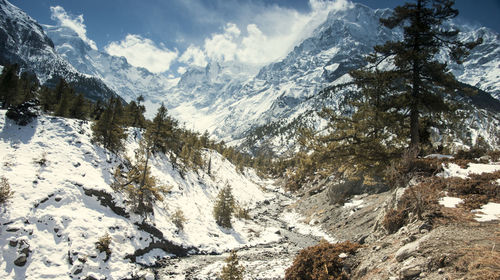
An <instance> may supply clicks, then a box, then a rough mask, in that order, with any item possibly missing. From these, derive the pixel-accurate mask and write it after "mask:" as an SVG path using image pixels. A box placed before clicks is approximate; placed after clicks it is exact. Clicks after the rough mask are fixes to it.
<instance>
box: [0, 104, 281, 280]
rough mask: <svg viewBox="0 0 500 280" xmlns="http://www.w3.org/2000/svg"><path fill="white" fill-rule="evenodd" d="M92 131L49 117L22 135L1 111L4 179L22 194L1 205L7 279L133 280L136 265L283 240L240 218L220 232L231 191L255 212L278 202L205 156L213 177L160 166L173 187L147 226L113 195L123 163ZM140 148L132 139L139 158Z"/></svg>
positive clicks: (0, 272)
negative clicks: (180, 223) (220, 211)
mask: <svg viewBox="0 0 500 280" xmlns="http://www.w3.org/2000/svg"><path fill="white" fill-rule="evenodd" d="M89 127H90V124H89V123H87V122H84V121H78V120H70V119H63V118H56V117H50V116H40V117H39V118H38V119H36V120H34V121H33V122H32V123H30V124H29V125H28V126H25V127H19V126H17V125H15V124H13V122H12V121H11V120H9V119H6V118H5V111H0V154H1V155H2V156H1V158H0V176H4V177H5V178H7V179H8V181H9V183H10V186H11V188H12V190H13V191H14V196H13V197H12V199H11V200H10V201H9V202H8V203H7V204H6V205H4V206H1V207H2V208H1V209H2V211H1V214H0V224H1V228H0V248H1V250H0V259H2V262H0V278H1V279H25V278H27V279H40V278H50V279H68V278H78V277H83V278H84V277H86V276H93V277H95V278H97V279H102V278H103V277H107V278H108V279H122V278H125V277H128V278H130V277H131V276H132V275H133V274H134V272H137V271H138V269H139V268H138V265H137V264H136V263H145V264H151V263H154V262H155V261H156V260H157V258H162V257H165V256H168V254H169V253H176V254H181V255H182V254H186V253H189V252H190V253H197V252H199V253H201V252H222V251H224V250H227V249H231V248H238V247H242V246H248V245H255V244H262V243H268V242H272V241H276V240H278V239H280V237H279V236H278V235H277V234H275V233H274V232H276V231H277V229H276V228H273V227H267V228H266V227H263V226H262V225H258V224H256V223H255V222H253V221H246V220H245V221H243V220H234V221H233V223H234V230H226V229H223V228H221V227H219V226H217V225H216V223H215V220H214V218H213V216H212V209H213V203H214V199H215V197H216V195H217V193H218V191H219V190H220V189H221V188H222V187H223V186H225V185H226V184H230V185H231V186H232V188H233V194H234V196H235V198H236V200H237V201H238V202H239V203H241V204H242V205H246V206H247V207H250V208H251V207H253V206H254V205H255V204H256V203H257V202H259V201H263V200H265V199H269V197H270V194H266V193H265V192H264V191H263V189H262V187H261V186H265V185H266V183H269V182H264V181H262V180H261V179H259V178H258V177H257V176H256V175H255V174H254V173H253V172H252V171H251V170H247V171H246V172H245V174H244V175H242V174H240V173H238V172H237V171H236V168H235V166H233V165H232V164H231V163H229V162H228V161H226V160H225V159H224V158H222V157H221V156H220V155H219V154H217V153H215V152H210V151H206V152H205V153H204V156H205V157H207V158H208V157H210V158H211V166H212V168H211V175H209V174H207V173H206V172H205V171H203V170H197V171H189V172H187V173H186V174H185V175H184V176H181V175H180V174H179V171H178V170H176V169H174V168H173V167H172V165H171V164H170V162H169V160H168V159H167V158H166V157H165V156H157V157H155V158H154V159H153V162H152V163H153V167H152V173H153V175H154V176H156V178H157V179H158V180H159V181H160V183H161V184H165V185H169V186H172V189H171V191H170V192H169V193H168V194H165V195H164V196H165V200H164V201H163V202H158V203H156V204H155V206H154V216H150V217H149V218H148V219H147V220H146V221H143V220H142V218H140V217H139V216H137V215H135V214H133V213H130V211H128V206H127V205H126V203H125V199H126V197H124V196H123V195H121V194H119V193H115V192H113V190H112V189H111V188H110V186H109V185H110V183H111V181H112V172H113V168H114V167H115V166H117V165H118V164H120V162H121V160H120V157H116V156H114V155H111V154H109V153H107V152H106V151H105V150H103V149H102V148H101V147H99V146H96V145H94V144H92V143H91V141H90V133H91V131H90V128H89ZM137 145H138V144H137V140H135V139H134V137H133V136H131V137H129V139H128V140H127V143H126V146H127V153H128V154H129V155H130V156H132V154H133V150H134V148H136V147H137ZM42 159H43V160H42ZM177 209H180V210H182V211H183V212H184V215H185V217H186V219H187V221H186V222H185V225H184V230H183V231H178V230H177V228H176V227H175V226H174V224H173V223H172V221H171V217H172V215H173V213H174V212H175V211H176V210H177ZM256 231H258V232H260V235H258V236H257V235H255V234H253V233H252V232H256ZM106 233H109V235H110V236H111V250H112V253H111V256H110V259H109V260H108V261H105V258H106V256H105V253H99V251H98V250H97V249H96V247H95V242H97V240H98V238H99V237H102V236H103V235H104V234H106ZM24 248H28V249H27V250H24V251H23V249H24ZM162 248H163V249H162ZM28 251H29V253H28ZM23 253H28V258H27V259H26V263H25V264H24V265H22V266H18V265H16V264H14V263H15V262H16V260H17V261H19V257H21V256H22V255H23ZM131 260H134V261H135V262H136V263H134V262H131ZM21 261H22V260H21Z"/></svg>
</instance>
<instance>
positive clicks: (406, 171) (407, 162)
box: [384, 152, 445, 187]
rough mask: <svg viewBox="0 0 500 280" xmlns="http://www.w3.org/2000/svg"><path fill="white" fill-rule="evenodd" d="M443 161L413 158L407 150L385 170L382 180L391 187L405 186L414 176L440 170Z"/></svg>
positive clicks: (434, 172)
mask: <svg viewBox="0 0 500 280" xmlns="http://www.w3.org/2000/svg"><path fill="white" fill-rule="evenodd" d="M444 161H445V160H444V159H438V158H413V157H412V156H411V154H410V153H409V152H407V153H405V154H404V155H403V156H402V157H401V159H400V160H398V161H395V162H393V163H392V164H391V165H390V166H389V167H388V168H387V169H386V170H385V174H384V175H385V176H384V180H385V182H386V183H387V184H389V185H390V186H391V187H405V186H406V185H407V184H408V182H410V180H411V179H412V178H414V177H415V176H419V177H430V176H433V175H435V174H437V173H439V172H441V171H442V170H443V167H442V163H443V162H444Z"/></svg>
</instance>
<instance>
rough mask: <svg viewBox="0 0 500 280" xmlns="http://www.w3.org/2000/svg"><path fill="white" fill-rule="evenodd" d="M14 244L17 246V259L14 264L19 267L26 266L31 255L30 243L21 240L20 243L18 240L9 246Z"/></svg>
mask: <svg viewBox="0 0 500 280" xmlns="http://www.w3.org/2000/svg"><path fill="white" fill-rule="evenodd" d="M11 242H12V240H11ZM14 243H15V244H16V245H17V258H16V259H15V260H14V264H15V265H17V266H24V265H25V264H26V262H27V261H28V258H29V256H30V254H31V250H30V245H29V243H28V241H26V240H24V239H21V240H20V241H17V240H16V241H15V242H12V243H10V242H9V244H14ZM11 246H12V245H11ZM13 247H15V246H13Z"/></svg>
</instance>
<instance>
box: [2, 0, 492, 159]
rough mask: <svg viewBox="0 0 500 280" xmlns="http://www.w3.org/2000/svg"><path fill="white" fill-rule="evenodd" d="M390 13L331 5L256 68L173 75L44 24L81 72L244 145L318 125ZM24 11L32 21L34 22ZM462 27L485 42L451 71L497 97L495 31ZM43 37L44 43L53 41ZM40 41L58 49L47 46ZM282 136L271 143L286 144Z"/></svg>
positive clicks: (214, 67)
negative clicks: (334, 90) (279, 55)
mask: <svg viewBox="0 0 500 280" xmlns="http://www.w3.org/2000/svg"><path fill="white" fill-rule="evenodd" d="M0 1H2V2H1V3H3V5H2V6H7V7H10V8H9V9H10V10H13V9H14V8H13V7H12V5H10V4H9V5H7V2H5V0H0ZM16 9H17V8H16ZM3 10H5V8H3ZM16 11H17V13H18V14H22V15H24V17H27V16H26V15H25V14H24V13H22V12H21V11H18V10H16ZM390 13H391V10H389V9H379V10H373V9H371V8H369V7H367V6H364V5H361V4H354V5H352V6H350V7H349V8H346V9H344V10H334V11H332V12H330V14H329V15H328V17H327V19H326V20H325V22H323V23H322V24H321V25H319V26H318V27H317V28H316V29H315V30H314V31H313V32H312V33H311V34H310V36H308V37H306V39H304V40H303V41H302V42H300V43H299V44H298V45H297V46H296V47H295V48H294V49H293V50H292V51H291V52H290V53H289V54H288V55H287V56H286V57H285V58H283V59H282V60H281V61H278V62H275V63H271V64H269V65H267V66H264V67H262V68H260V69H259V68H256V67H250V66H248V65H244V64H238V63H235V62H220V61H209V63H208V64H207V66H206V67H191V68H188V69H187V71H186V72H185V73H184V74H183V75H182V76H181V77H180V78H179V79H175V80H172V79H170V78H168V77H166V76H164V75H162V74H153V73H150V72H149V71H147V70H146V69H143V68H138V67H134V66H131V65H130V64H128V63H127V61H126V59H125V58H121V57H115V56H111V55H109V54H106V53H104V52H100V51H98V50H95V49H93V48H91V47H90V46H89V45H87V43H85V42H84V41H82V40H81V39H80V38H79V37H78V36H77V35H76V34H75V33H74V32H73V31H72V30H69V29H67V28H64V27H54V26H45V32H46V33H47V34H48V35H49V37H50V38H51V39H52V41H53V42H54V44H55V50H56V51H57V53H58V55H56V56H57V59H56V60H54V61H59V63H60V64H65V63H66V62H65V61H64V59H66V60H67V61H69V63H71V65H72V66H73V68H74V69H76V70H78V71H79V72H81V73H85V74H86V75H88V76H89V77H90V76H92V77H97V78H98V79H100V80H103V81H104V82H105V83H106V84H107V85H108V86H109V87H110V88H111V89H113V90H115V91H116V92H117V93H119V94H120V95H121V96H122V97H123V98H124V99H125V100H132V99H135V97H137V96H139V95H140V94H142V95H144V96H145V97H146V105H147V107H148V109H149V110H148V111H149V113H150V114H151V112H154V111H155V107H157V106H158V104H159V103H160V102H165V104H166V106H167V107H168V108H169V110H170V113H171V114H172V115H173V116H174V117H175V118H177V119H179V120H180V121H181V122H183V123H185V124H186V126H187V127H188V128H193V129H195V130H197V131H200V132H203V131H205V130H207V131H208V132H209V133H211V134H212V135H213V136H215V137H216V138H218V139H222V140H225V141H226V142H229V143H231V144H234V145H238V144H241V143H243V142H245V141H246V142H247V146H252V145H255V144H256V143H255V141H254V140H255V139H256V138H261V136H263V135H266V134H270V133H271V134H273V135H272V136H276V137H277V138H282V136H283V135H284V134H286V133H289V134H293V132H290V131H289V130H290V127H292V126H298V125H299V124H303V123H305V122H316V123H315V125H319V124H318V123H317V122H319V121H320V120H318V118H317V117H314V116H313V115H314V112H316V111H318V110H319V109H321V108H323V107H324V106H333V107H337V106H338V104H339V103H340V102H341V101H342V99H343V96H342V94H339V95H338V96H329V97H327V98H326V97H322V96H320V95H319V94H318V93H319V92H321V90H322V89H324V88H326V87H328V86H330V85H333V84H338V83H342V82H345V81H347V80H348V79H349V76H348V75H347V73H348V72H349V71H350V70H353V69H356V68H358V67H360V66H362V65H364V63H365V61H364V59H363V58H364V56H365V55H366V54H368V53H370V52H371V51H372V50H373V46H374V45H377V44H383V43H384V42H386V41H387V40H398V39H399V38H400V36H401V32H400V31H398V30H389V29H387V28H385V27H382V26H381V25H380V24H379V19H380V18H381V17H387V16H388V15H389V14H390ZM10 14H13V12H10ZM28 19H29V21H30V22H31V23H30V24H33V23H34V21H33V20H32V19H31V18H29V17H28ZM18 22H22V21H19V20H18ZM35 24H36V23H35ZM36 26H37V27H36V28H35V31H36V32H32V33H34V34H37V36H39V37H40V38H44V34H43V31H42V30H41V28H40V26H39V25H36ZM459 28H460V29H461V30H462V31H463V32H462V33H461V35H460V36H461V38H463V40H466V41H467V40H471V39H475V38H478V37H482V38H483V41H484V42H483V44H482V45H480V46H478V47H476V48H475V49H474V50H473V51H472V53H471V55H470V56H469V57H468V58H467V60H466V61H465V62H464V63H463V64H462V65H457V64H454V63H451V62H450V63H449V66H450V69H451V71H452V72H453V73H454V74H455V75H456V76H457V77H458V79H459V80H460V81H462V82H464V83H466V84H469V85H472V86H475V87H478V88H479V89H481V90H484V91H485V92H487V93H490V94H491V95H492V96H493V97H495V98H497V99H498V98H500V68H499V67H500V66H499V65H500V38H499V34H498V33H496V32H494V31H492V30H490V29H487V28H479V29H473V28H470V27H467V26H459ZM44 40H46V44H50V42H51V40H48V39H46V38H45V39H44ZM40 45H42V46H45V45H44V44H40ZM17 48H22V47H20V46H17ZM45 49H47V50H46V52H51V55H52V56H54V55H55V54H52V53H53V48H52V47H45ZM42 50H44V49H42ZM42 50H40V51H42ZM24 56H27V55H26V54H24ZM63 58H64V59H63ZM443 60H444V61H448V58H446V57H443ZM66 64H67V63H66ZM47 67H48V68H49V67H51V66H50V65H48V66H47ZM51 69H52V68H51ZM56 69H61V67H58V68H57V67H56ZM48 71H49V70H48ZM50 71H56V70H50ZM177 81H178V82H177ZM176 82H177V84H175V85H173V84H174V83H176ZM287 131H288V132H287ZM267 136H269V135H267ZM250 138H251V139H250ZM277 138H275V139H274V140H269V141H277V140H276V139H277ZM285 138H287V137H285ZM249 139H250V140H251V141H248V140H249ZM280 141H281V142H279V143H278V142H276V143H275V144H276V145H274V146H280V145H281V146H283V145H282V144H283V142H282V140H280ZM283 141H286V139H284V140H283ZM285 146H286V145H284V146H283V147H285ZM285 149H286V148H285Z"/></svg>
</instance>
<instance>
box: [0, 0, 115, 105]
mask: <svg viewBox="0 0 500 280" xmlns="http://www.w3.org/2000/svg"><path fill="white" fill-rule="evenodd" d="M13 63H17V64H19V65H20V67H21V69H22V71H27V72H31V73H35V74H36V75H37V77H38V79H39V80H40V83H41V84H46V85H49V86H54V85H55V84H56V83H57V82H58V81H59V79H60V78H64V79H66V81H67V82H69V83H70V84H71V85H73V87H75V89H76V90H77V91H78V92H82V93H84V94H86V96H87V97H89V98H91V99H94V100H95V99H99V98H108V97H109V96H111V95H113V94H114V92H113V91H112V90H111V89H110V88H109V87H108V86H107V85H106V84H105V83H103V82H102V81H101V80H100V79H98V78H95V77H93V76H89V75H85V74H82V73H80V72H78V71H77V70H76V69H75V68H74V67H73V66H72V65H71V64H70V63H68V62H67V61H66V60H65V59H64V58H62V57H61V56H60V55H58V54H57V53H56V51H55V49H54V44H53V42H52V41H51V40H50V39H49V38H48V37H47V35H46V34H45V33H44V31H43V29H42V27H41V26H40V25H39V24H38V23H37V22H36V21H35V20H34V19H32V18H31V17H30V16H28V15H27V14H26V13H25V12H23V11H22V10H20V9H19V8H17V7H16V6H14V5H12V4H10V3H9V2H7V1H6V0H0V64H3V65H5V64H13Z"/></svg>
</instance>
